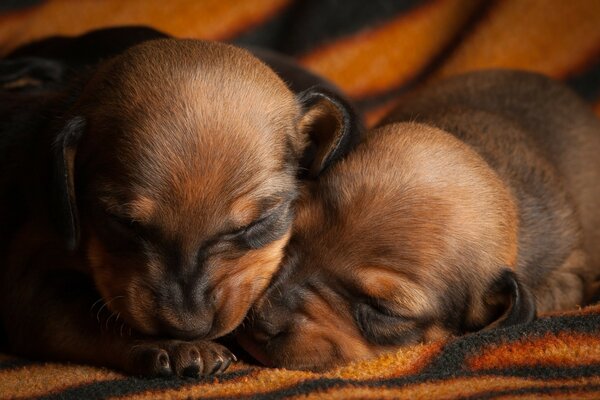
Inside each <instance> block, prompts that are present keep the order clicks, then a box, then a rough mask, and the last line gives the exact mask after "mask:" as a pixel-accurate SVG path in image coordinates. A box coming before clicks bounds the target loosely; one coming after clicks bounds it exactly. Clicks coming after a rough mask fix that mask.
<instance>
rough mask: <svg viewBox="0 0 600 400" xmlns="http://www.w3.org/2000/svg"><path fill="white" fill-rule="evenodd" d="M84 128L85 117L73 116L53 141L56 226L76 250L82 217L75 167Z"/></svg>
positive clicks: (53, 211)
mask: <svg viewBox="0 0 600 400" xmlns="http://www.w3.org/2000/svg"><path fill="white" fill-rule="evenodd" d="M84 128H85V120H84V119H83V117H74V118H72V119H70V120H69V121H68V122H67V123H66V125H65V126H64V128H63V129H62V131H61V132H60V133H59V134H58V136H57V137H56V140H55V142H54V182H53V191H54V193H53V200H54V201H53V203H54V204H52V214H53V217H54V218H53V219H54V222H55V225H56V227H57V229H58V230H59V232H60V234H61V235H62V236H63V238H64V240H65V244H66V247H67V248H68V249H69V250H74V249H75V248H77V245H78V244H79V217H78V214H77V203H76V201H75V183H74V166H75V154H76V152H77V144H78V143H79V140H80V139H81V136H82V134H83V130H84Z"/></svg>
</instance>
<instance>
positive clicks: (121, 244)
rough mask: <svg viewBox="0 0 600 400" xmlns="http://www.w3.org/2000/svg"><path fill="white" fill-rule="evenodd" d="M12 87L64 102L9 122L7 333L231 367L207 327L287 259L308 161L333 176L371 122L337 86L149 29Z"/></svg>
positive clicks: (156, 360)
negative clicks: (119, 46)
mask: <svg viewBox="0 0 600 400" xmlns="http://www.w3.org/2000/svg"><path fill="white" fill-rule="evenodd" d="M36 63H37V61H36ZM37 64H38V65H39V63H37ZM12 66H14V64H13V65H11V66H9V67H12ZM17 66H18V67H19V68H21V66H20V65H18V64H17ZM42 67H43V65H42ZM22 70H24V71H27V68H22ZM7 87H11V88H12V87H13V86H10V85H9V86H7ZM2 101H3V102H4V103H6V104H3V108H2V109H3V110H6V109H7V108H6V107H12V108H13V109H14V110H15V111H16V112H19V113H21V114H23V115H25V114H26V112H27V107H32V108H33V110H36V107H39V109H40V110H41V112H42V113H48V114H50V117H49V118H48V119H43V118H42V119H41V121H38V117H39V116H37V115H33V114H32V115H31V118H32V119H33V120H35V121H36V124H35V126H34V127H32V126H30V125H29V124H28V123H27V121H24V120H25V118H21V119H16V118H13V119H15V120H16V121H15V122H14V124H13V126H8V127H6V126H3V127H4V128H3V135H5V136H7V137H9V138H10V137H12V138H13V139H14V140H13V142H10V140H9V142H10V143H8V144H7V145H6V146H7V147H5V148H3V149H2V151H3V152H6V154H9V153H10V157H9V159H8V160H7V161H5V162H6V164H7V165H5V166H4V168H3V171H4V173H3V177H2V180H0V182H2V187H0V189H2V204H10V207H11V208H10V209H6V210H5V211H3V212H4V213H6V219H4V216H3V217H2V218H3V221H6V220H8V215H9V214H11V227H10V228H7V229H3V235H4V236H3V243H4V242H5V241H6V242H7V243H9V246H8V248H7V249H5V250H4V249H3V254H2V260H1V263H2V264H1V268H0V274H1V288H0V289H1V297H0V304H1V309H0V310H1V316H2V322H3V326H4V330H5V331H6V336H7V339H8V349H9V350H10V351H13V352H15V353H18V354H22V355H25V356H30V357H41V358H53V359H62V360H69V361H77V362H90V363H95V364H100V365H106V366H111V367H115V368H120V369H123V370H125V371H128V372H131V373H136V374H144V375H170V374H176V375H189V376H197V375H202V374H208V373H214V372H220V371H223V370H224V369H226V368H227V366H228V365H229V363H230V361H231V359H232V358H233V356H232V354H231V353H230V352H229V351H228V350H227V349H225V348H224V347H222V346H220V345H218V344H215V343H212V342H210V341H208V340H210V339H214V338H217V337H220V336H223V335H225V334H227V333H228V332H230V331H232V330H233V329H234V328H235V327H236V326H237V325H238V324H239V323H240V322H241V321H242V319H243V318H244V316H245V315H246V312H247V310H248V309H249V307H250V305H251V304H252V303H253V301H254V300H255V299H256V298H258V297H259V296H260V295H261V294H262V293H263V291H264V289H265V287H266V286H267V284H268V283H269V281H270V279H271V276H272V274H273V273H274V272H275V271H276V270H277V268H278V266H279V264H280V261H281V257H282V252H283V250H282V249H283V247H284V245H285V244H286V242H287V240H288V238H289V231H290V226H291V220H292V209H291V203H292V202H293V200H294V199H295V197H296V193H297V189H296V187H297V179H296V177H297V175H298V173H299V171H298V169H299V166H300V168H302V169H303V171H305V172H302V173H303V174H304V175H308V176H311V177H316V176H318V175H319V174H320V173H321V172H322V171H323V170H324V169H325V168H327V166H328V165H329V164H330V163H332V162H333V161H335V160H336V159H337V158H339V157H341V156H342V155H343V154H344V152H345V151H346V149H347V148H348V147H349V146H350V145H351V142H352V138H351V133H352V132H357V131H356V130H355V129H354V128H355V121H354V120H353V116H352V115H351V114H350V109H349V108H348V107H347V106H346V104H345V103H344V102H343V101H342V100H341V99H338V98H337V97H336V96H335V95H333V94H330V93H327V92H323V91H319V90H317V89H315V90H308V91H306V92H303V93H302V94H300V95H298V96H296V95H295V94H294V93H292V92H291V91H290V90H289V89H288V87H287V86H286V85H285V84H284V83H283V81H282V80H281V79H280V78H279V77H278V76H277V75H276V74H275V73H274V72H273V71H272V70H271V69H270V68H268V67H267V66H266V65H265V64H263V63H262V62H260V61H259V60H258V59H256V58H255V57H253V56H252V55H251V54H250V53H248V52H247V51H245V50H242V49H239V48H236V47H233V46H229V45H225V44H220V43H214V42H203V41H192V40H174V39H161V40H156V41H148V42H145V43H143V44H140V45H137V46H134V47H132V48H130V49H128V50H126V51H125V52H124V53H122V54H121V55H119V56H117V57H114V58H111V59H109V60H107V61H105V62H102V63H101V64H99V65H97V66H94V67H93V68H92V70H91V72H90V74H89V76H87V75H85V74H84V76H82V77H81V78H80V81H79V82H77V83H76V84H75V85H74V88H72V89H71V90H70V91H69V92H68V93H67V94H64V93H63V92H62V91H61V90H58V89H53V88H52V87H50V89H48V90H47V91H46V92H42V93H39V92H36V93H34V94H31V93H30V92H29V91H27V92H24V93H20V92H17V93H11V94H3V95H2ZM8 103H11V104H8ZM13 104H16V105H13ZM53 107H54V108H56V109H59V111H55V110H53ZM9 110H10V108H9ZM6 115H7V116H9V115H10V112H8V111H7V112H6ZM55 115H60V117H59V118H58V117H56V116H55ZM11 118H12V117H11ZM5 129H6V130H5ZM11 135H12V136H11ZM15 143H17V144H18V145H15ZM10 146H13V147H11V150H10V151H8V150H6V149H7V148H9V147H10ZM16 160H18V161H16ZM11 162H13V163H12V164H11ZM17 164H19V165H17ZM13 217H14V218H13ZM54 226H58V227H59V229H60V231H61V232H62V234H63V237H64V239H65V240H66V243H67V245H68V246H67V247H68V248H69V249H70V250H63V246H62V243H61V241H60V237H59V236H58V235H57V234H56V231H55V230H54Z"/></svg>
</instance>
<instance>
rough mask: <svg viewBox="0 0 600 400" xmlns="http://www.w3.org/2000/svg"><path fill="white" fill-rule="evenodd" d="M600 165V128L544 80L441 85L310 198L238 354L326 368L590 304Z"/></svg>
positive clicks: (301, 205) (599, 226)
mask: <svg viewBox="0 0 600 400" xmlns="http://www.w3.org/2000/svg"><path fill="white" fill-rule="evenodd" d="M598 154H600V121H598V119H597V118H596V117H595V116H594V115H593V113H592V112H591V110H590V109H589V108H588V107H587V106H586V105H585V104H584V103H583V102H582V101H581V100H580V99H578V98H577V97H576V96H575V95H574V94H573V93H571V92H570V91H569V90H567V89H565V88H564V87H563V86H561V85H559V84H558V83H556V82H553V81H551V80H549V79H547V78H544V77H542V76H539V75H535V74H530V73H525V72H516V71H485V72H477V73H472V74H468V75H464V76H460V77H456V78H453V79H449V80H447V81H445V82H441V83H439V84H434V85H432V86H431V87H430V88H427V89H425V90H423V91H422V92H420V93H417V94H416V95H415V96H413V97H412V98H409V99H407V101H406V102H405V103H404V104H403V105H401V106H400V107H399V108H398V109H396V110H395V111H394V112H392V113H391V115H390V116H389V118H387V120H386V121H385V123H384V124H383V125H382V126H381V127H380V128H378V129H375V130H373V131H372V132H371V133H370V135H369V137H368V138H367V139H366V140H365V141H364V142H363V143H362V144H361V145H359V146H358V147H357V149H356V150H355V151H353V152H352V153H351V154H349V155H348V157H347V158H346V159H345V160H343V161H342V162H340V163H339V164H337V165H336V166H334V167H333V168H331V169H330V170H329V171H328V172H327V173H326V174H324V175H323V176H322V177H321V178H320V179H319V180H318V181H317V182H314V183H312V184H309V185H307V186H306V187H305V190H304V191H303V193H302V195H301V197H300V199H299V200H298V203H297V217H296V220H295V222H294V228H293V233H292V239H291V241H290V244H289V246H288V249H287V256H286V259H285V261H284V265H283V267H282V269H281V270H280V273H279V275H278V277H277V278H276V279H275V281H274V284H273V285H272V286H271V287H270V288H269V289H268V290H267V292H266V294H265V296H264V297H263V298H262V299H261V300H259V301H258V302H257V305H256V306H255V307H254V309H253V310H252V311H251V314H250V317H249V319H248V323H247V329H246V330H245V332H243V333H242V334H240V336H239V337H240V342H241V343H242V345H243V346H245V347H246V349H247V350H248V351H249V352H251V353H252V354H254V355H255V356H256V357H257V358H259V359H260V360H263V361H264V362H266V363H268V364H270V365H275V366H283V367H287V368H308V369H322V368H327V367H330V366H333V365H336V364H340V363H343V362H347V361H351V360H355V359H360V358H365V357H371V356H374V355H377V354H379V353H381V352H383V351H389V350H393V349H396V348H398V346H402V345H407V344H412V343H417V342H427V341H430V340H435V339H438V338H442V337H446V336H451V335H461V334H464V333H467V332H473V331H478V330H481V329H486V328H492V327H499V326H508V325H513V324H519V323H525V322H528V321H531V320H532V319H533V318H535V315H536V311H535V310H536V306H537V310H538V311H540V312H546V311H550V310H562V309H567V308H573V307H576V306H578V305H583V304H584V303H585V302H586V299H588V298H589V296H590V295H591V291H592V288H593V282H594V281H597V280H598V277H599V275H600V208H599V206H600V157H598Z"/></svg>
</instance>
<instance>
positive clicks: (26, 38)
mask: <svg viewBox="0 0 600 400" xmlns="http://www.w3.org/2000/svg"><path fill="white" fill-rule="evenodd" d="M121 25H146V26H151V27H153V28H155V29H158V30H161V31H163V32H165V33H168V34H171V35H173V36H176V37H186V38H200V39H213V40H221V41H228V42H232V43H234V44H241V45H258V46H262V47H267V48H270V49H273V50H276V51H279V52H282V53H285V54H287V55H291V56H293V57H294V58H296V59H297V60H298V61H299V62H300V63H301V64H302V65H304V66H306V67H307V68H309V69H310V70H312V71H314V72H317V73H319V74H321V75H323V76H325V77H327V78H329V79H330V80H331V81H333V82H334V83H335V84H337V85H338V86H339V87H340V88H342V89H343V90H344V91H346V92H347V93H348V94H349V95H350V96H351V97H353V98H354V99H355V100H356V101H357V103H358V104H359V106H360V107H361V108H362V110H363V111H364V112H365V113H366V116H367V120H368V122H369V123H370V124H373V123H375V122H376V121H377V120H378V119H379V118H380V117H381V116H382V115H383V114H384V113H385V112H386V111H387V110H388V109H389V108H390V107H392V106H393V105H394V104H395V102H396V101H397V99H398V98H399V97H401V96H402V94H403V93H405V92H407V91H409V90H411V89H413V88H415V87H416V86H418V85H420V84H422V83H423V82H426V81H428V80H431V79H437V78H440V77H443V76H448V75H453V74H457V73H460V72H464V71H469V70H475V69H482V68H492V67H505V68H520V69H527V70H534V71H538V72H542V73H544V74H547V75H550V76H552V77H555V78H557V79H560V80H563V81H565V82H566V83H567V84H569V85H570V86H571V87H573V88H574V89H575V90H576V91H577V92H578V93H579V94H580V95H581V96H583V97H584V98H585V99H587V100H588V101H589V102H590V103H591V105H592V106H593V107H594V109H595V111H596V113H597V114H599V115H600V0H569V1H563V0H496V1H493V0H427V1H416V0H369V1H364V0H196V1H186V0H169V1H149V0H128V1H123V0H77V1H75V0H46V1H40V0H1V1H0V56H2V55H4V54H7V53H8V52H10V51H11V50H14V49H15V48H17V47H18V46H20V45H23V44H26V43H28V42H30V41H32V40H37V39H41V38H45V37H48V36H53V35H67V36H71V35H77V34H80V33H83V32H86V31H89V30H91V29H96V28H100V27H109V26H121Z"/></svg>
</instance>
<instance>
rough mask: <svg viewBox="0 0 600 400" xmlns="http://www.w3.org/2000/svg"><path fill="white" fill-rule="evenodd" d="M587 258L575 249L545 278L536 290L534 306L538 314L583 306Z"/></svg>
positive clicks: (581, 251) (582, 252)
mask: <svg viewBox="0 0 600 400" xmlns="http://www.w3.org/2000/svg"><path fill="white" fill-rule="evenodd" d="M586 266H587V257H586V254H585V252H584V251H583V250H580V249H576V250H573V251H572V252H571V254H570V255H569V257H567V259H566V260H565V262H563V263H562V265H561V266H560V267H559V268H557V269H555V270H553V271H552V272H550V273H549V274H548V276H547V277H546V278H545V280H544V281H545V282H544V285H542V286H540V287H538V289H537V290H536V303H537V304H536V305H537V307H538V310H539V311H540V312H545V311H551V310H568V309H572V308H574V307H577V306H583V305H584V302H585V293H586V285H587V284H588V282H586V280H587V279H586V277H587V274H586V270H587V269H586Z"/></svg>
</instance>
